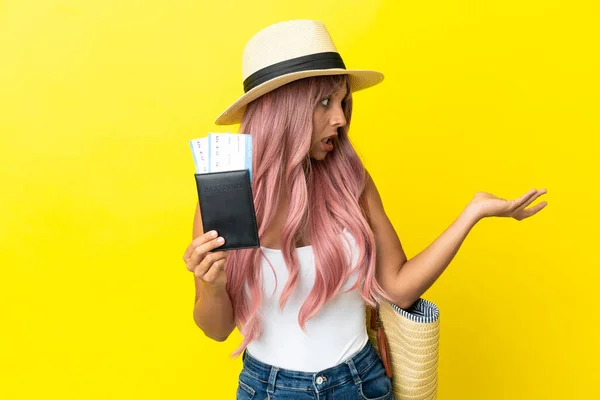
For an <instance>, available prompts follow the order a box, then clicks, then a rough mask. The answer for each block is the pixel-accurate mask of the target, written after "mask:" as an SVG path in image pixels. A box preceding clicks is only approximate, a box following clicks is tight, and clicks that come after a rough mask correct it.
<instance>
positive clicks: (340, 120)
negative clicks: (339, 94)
mask: <svg viewBox="0 0 600 400" xmlns="http://www.w3.org/2000/svg"><path fill="white" fill-rule="evenodd" d="M332 124H333V126H338V127H341V126H346V116H345V115H344V109H343V108H342V107H338V108H337V109H336V111H335V114H334V116H333V118H332Z"/></svg>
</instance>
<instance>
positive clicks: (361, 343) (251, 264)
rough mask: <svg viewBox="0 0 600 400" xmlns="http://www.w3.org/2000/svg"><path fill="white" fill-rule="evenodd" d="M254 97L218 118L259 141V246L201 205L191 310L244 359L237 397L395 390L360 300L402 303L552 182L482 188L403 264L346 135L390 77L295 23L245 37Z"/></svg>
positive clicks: (321, 31) (248, 91) (192, 259)
mask: <svg viewBox="0 0 600 400" xmlns="http://www.w3.org/2000/svg"><path fill="white" fill-rule="evenodd" d="M243 76H244V89H245V94H244V95H243V96H242V97H241V98H240V99H238V100H237V101H236V102H235V103H233V104H232V105H231V106H230V107H229V108H228V109H227V110H225V112H223V113H222V114H221V115H220V116H219V118H218V119H217V121H216V123H217V124H231V123H237V122H241V126H240V132H243V133H249V134H251V135H252V138H253V146H254V148H253V182H252V189H253V195H254V202H255V209H256V216H257V224H258V227H259V237H260V242H261V247H260V248H258V249H244V250H236V251H227V252H224V251H219V250H218V248H219V247H220V246H222V244H223V239H222V238H219V237H218V232H206V233H205V232H204V231H203V228H202V222H201V218H200V215H201V214H200V213H201V210H200V208H199V206H198V207H197V209H196V215H195V218H194V230H193V237H194V239H193V241H192V243H191V244H190V245H189V247H188V248H187V250H186V252H185V254H184V260H185V262H186V266H187V268H188V270H190V271H192V272H193V273H194V275H195V278H194V279H195V288H196V300H195V307H194V319H195V321H196V324H197V325H198V326H199V327H200V328H201V329H202V330H203V331H204V333H205V334H206V335H207V336H209V337H211V338H213V339H215V340H218V341H223V340H225V339H226V338H227V337H228V336H229V334H230V333H231V332H232V331H233V329H234V328H235V327H236V326H237V327H238V328H239V329H240V331H241V333H242V336H243V338H244V339H243V342H242V343H241V345H240V347H239V348H238V350H237V351H236V353H235V354H241V353H242V352H243V354H244V356H243V359H244V368H243V370H242V372H241V374H240V378H239V386H238V391H237V398H238V399H250V398H254V399H261V400H262V399H265V398H271V397H273V396H274V397H275V398H278V399H288V398H289V399H317V398H318V399H323V398H336V399H338V398H339V399H391V398H393V394H392V391H391V382H390V380H389V378H387V376H386V375H385V370H384V367H383V364H382V362H381V360H380V359H379V357H378V356H377V354H376V353H375V351H374V349H373V348H372V347H371V345H370V344H369V341H368V336H367V331H366V323H365V307H366V305H367V304H368V305H370V306H376V304H377V303H378V302H379V301H381V300H382V299H386V300H388V301H390V302H393V303H395V304H397V305H398V306H399V307H401V308H407V307H409V306H410V305H411V304H413V303H414V302H415V301H416V300H417V299H418V298H419V297H420V296H421V295H422V294H423V293H424V292H425V291H426V290H427V289H428V288H429V287H430V286H431V285H432V284H433V283H434V282H435V280H436V279H437V278H438V277H439V276H440V275H441V274H442V272H443V271H444V270H445V268H446V267H447V266H448V264H449V263H450V261H451V260H452V259H453V257H454V255H455V254H456V252H457V250H458V249H459V247H460V245H461V244H462V242H463V240H464V239H465V237H466V236H467V234H468V232H469V231H470V230H471V228H472V227H473V226H474V225H475V224H476V223H477V221H479V220H480V219H482V218H484V217H490V216H504V217H513V218H516V219H519V220H520V219H523V218H527V217H530V216H532V215H534V214H535V213H537V212H538V211H540V210H541V209H542V208H543V207H544V206H545V205H546V203H545V202H542V203H540V204H538V205H536V206H533V207H531V208H529V209H525V207H527V206H528V205H529V204H531V203H532V202H533V201H534V200H535V199H537V198H538V197H539V196H540V195H542V194H543V193H545V190H531V191H529V192H528V193H526V194H524V195H523V196H521V197H520V198H519V199H516V200H511V201H507V200H503V199H499V198H497V197H495V196H493V195H491V194H488V193H477V194H476V195H475V196H474V198H473V199H472V201H471V202H469V204H468V205H467V206H466V207H465V209H464V210H463V212H462V213H461V214H460V216H459V217H458V218H457V219H456V221H454V223H453V224H452V225H451V226H450V227H449V228H448V229H447V230H446V231H445V232H444V233H443V234H442V235H441V236H440V237H439V238H438V239H437V240H436V241H435V242H433V243H432V244H431V245H430V246H429V247H427V248H426V249H425V250H424V251H423V252H421V253H420V254H418V255H417V256H415V257H414V258H412V259H411V260H407V258H406V255H405V253H404V251H403V249H402V245H401V243H400V240H399V239H398V236H397V234H396V232H395V231H394V229H393V226H392V224H391V223H390V221H389V219H388V218H387V216H386V213H385V211H384V208H383V205H382V201H381V199H380V197H379V194H378V191H377V188H376V186H375V184H374V182H373V180H372V179H371V177H370V176H369V174H368V173H367V171H366V170H365V169H364V167H363V165H362V163H361V161H360V159H359V157H358V156H357V154H356V152H355V151H354V149H353V147H352V145H351V143H350V141H349V139H348V129H349V124H350V118H351V114H352V93H353V92H356V91H358V90H362V89H365V88H368V87H370V86H373V85H375V84H377V83H379V82H381V80H382V79H383V75H382V74H380V73H379V72H376V71H368V70H347V69H346V68H345V65H344V63H343V61H342V59H341V57H340V55H339V53H338V52H337V50H336V48H335V46H334V44H333V41H332V40H331V38H330V36H329V34H328V32H327V30H326V28H325V27H324V26H323V24H321V23H319V22H316V21H308V20H303V21H286V22H282V23H278V24H275V25H272V26H270V27H267V28H266V29H263V30H262V31H261V32H259V33H258V34H256V35H255V36H254V37H253V38H252V39H251V40H250V41H249V42H248V44H247V45H246V47H245V49H244V56H243Z"/></svg>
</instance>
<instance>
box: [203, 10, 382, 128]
mask: <svg viewBox="0 0 600 400" xmlns="http://www.w3.org/2000/svg"><path fill="white" fill-rule="evenodd" d="M342 74H347V75H348V77H349V78H350V85H351V88H352V92H356V91H359V90H362V89H366V88H368V87H371V86H374V85H376V84H378V83H379V82H381V81H382V80H383V74H382V73H381V72H378V71H373V70H362V69H360V70H358V69H346V66H345V64H344V61H343V60H342V57H341V56H340V54H339V53H338V51H337V49H336V47H335V45H334V43H333V40H332V38H331V36H330V35H329V32H328V31H327V28H325V25H323V23H322V22H319V21H312V20H292V21H284V22H279V23H276V24H274V25H270V26H268V27H266V28H264V29H263V30H261V31H260V32H258V33H256V34H255V35H254V36H253V37H252V38H250V40H249V41H248V43H247V44H246V47H245V48H244V51H243V54H242V79H243V84H244V94H243V95H242V96H240V97H239V98H238V99H237V100H236V101H235V102H234V103H233V104H231V105H230V106H229V107H228V108H227V109H225V111H223V112H222V113H221V115H219V117H217V119H216V120H215V124H217V125H231V124H236V123H239V122H241V119H242V115H243V114H244V110H245V108H246V105H247V104H248V103H250V102H251V101H253V100H255V99H257V98H259V97H260V96H262V95H263V94H265V93H267V92H270V91H271V90H274V89H276V88H278V87H281V86H283V85H285V84H287V83H290V82H292V81H295V80H298V79H302V78H306V77H309V76H322V75H342Z"/></svg>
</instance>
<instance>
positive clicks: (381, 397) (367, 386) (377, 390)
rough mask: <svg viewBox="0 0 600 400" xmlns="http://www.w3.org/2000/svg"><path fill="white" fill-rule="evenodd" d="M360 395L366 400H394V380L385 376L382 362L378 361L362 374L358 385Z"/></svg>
mask: <svg viewBox="0 0 600 400" xmlns="http://www.w3.org/2000/svg"><path fill="white" fill-rule="evenodd" d="M358 386H359V387H358V389H359V392H360V395H361V396H362V398H363V399H364V400H392V399H393V398H394V393H393V392H392V380H391V379H390V378H388V377H387V375H386V374H385V368H384V367H383V363H382V362H381V360H377V361H376V362H374V363H373V365H371V366H370V367H369V368H367V370H366V371H364V372H363V373H362V374H361V383H360V384H359V385H358Z"/></svg>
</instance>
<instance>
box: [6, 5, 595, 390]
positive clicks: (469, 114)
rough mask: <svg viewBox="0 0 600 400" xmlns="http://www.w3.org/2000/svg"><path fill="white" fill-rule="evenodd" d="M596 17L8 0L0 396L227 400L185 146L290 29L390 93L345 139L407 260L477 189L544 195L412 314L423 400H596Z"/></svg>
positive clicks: (479, 234) (482, 243) (545, 10)
mask: <svg viewBox="0 0 600 400" xmlns="http://www.w3.org/2000/svg"><path fill="white" fill-rule="evenodd" d="M594 3H595V2H593V1H587V2H585V1H573V0H572V1H569V2H567V1H562V2H561V1H557V0H544V1H541V0H535V1H528V2H522V1H517V0H510V1H494V2H483V1H481V2H476V1H441V0H434V1H430V2H415V1H401V2H400V1H392V0H388V1H349V0H344V1H339V0H334V1H329V0H318V1H313V0H303V1H302V2H292V3H287V2H283V1H269V2H266V1H211V2H204V1H199V0H196V1H192V0H169V1H167V0H164V1H131V0H129V1H126V0H103V1H59V0H47V1H42V0H40V1H32V0H9V1H2V2H0V151H1V152H2V156H1V157H0V167H1V168H0V173H1V184H2V189H1V190H2V194H1V196H0V243H1V244H0V246H1V249H0V250H1V260H0V262H1V265H2V272H3V276H2V279H0V305H1V306H0V307H1V314H0V318H1V319H0V323H1V326H2V330H1V333H0V360H1V365H2V366H1V367H0V368H1V371H0V398H3V399H7V400H8V399H10V400H13V399H34V398H44V399H184V398H185V399H192V398H198V399H207V398H225V399H228V398H233V397H234V391H235V388H236V384H237V373H238V371H239V368H240V360H239V359H237V360H231V359H230V358H229V353H230V352H231V351H232V350H233V349H234V348H235V347H236V346H237V344H238V343H239V340H240V337H239V334H237V333H236V334H234V335H232V336H231V337H230V339H229V340H228V341H227V342H225V343H223V344H219V343H215V342H212V341H210V340H208V339H206V338H205V337H204V335H203V334H202V332H201V331H200V330H199V329H198V328H197V327H196V326H195V324H194V322H193V319H192V306H193V298H194V287H193V280H192V275H191V274H190V273H189V272H188V271H187V270H186V269H185V266H184V264H183V262H182V259H181V256H182V254H183V251H184V250H185V248H186V247H187V245H188V243H189V241H190V240H191V229H192V217H193V211H194V207H195V201H196V194H195V184H194V181H193V172H194V171H193V161H192V155H191V153H190V149H189V146H188V140H190V139H192V138H195V137H199V136H204V135H205V134H206V133H207V132H209V131H213V132H227V131H236V130H237V127H216V126H214V125H213V120H214V118H215V117H216V116H217V115H218V114H219V113H220V112H221V111H222V110H223V109H224V108H225V107H226V106H227V105H229V104H230V103H231V102H233V100H234V99H235V98H236V97H237V96H238V95H239V94H240V93H241V92H242V85H241V66H240V64H241V52H242V49H243V46H244V45H245V43H246V40H248V39H249V38H250V37H251V36H252V35H253V34H254V33H256V32H257V31H258V30H260V29H261V28H263V27H265V26H267V25H269V24H271V23H274V22H278V21H280V20H285V19H296V18H312V19H318V20H321V21H323V22H325V23H326V25H327V26H328V28H329V30H330V32H331V34H332V35H333V37H334V40H335V42H336V45H337V47H338V49H339V51H340V52H341V54H342V56H343V58H344V60H345V62H346V65H347V66H348V67H354V68H375V69H379V70H381V71H383V72H384V73H385V74H386V79H385V80H384V82H383V83H382V84H381V85H379V86H377V87H376V88H373V89H372V90H367V91H365V92H361V93H357V94H356V96H355V113H354V116H353V126H352V129H351V135H352V138H353V140H354V142H355V144H356V147H357V149H358V151H359V153H360V154H361V156H362V157H363V159H364V162H365V164H366V165H367V167H368V169H369V170H370V171H371V174H372V175H373V176H374V178H375V180H376V183H377V184H378V187H379V190H380V192H381V195H382V197H383V201H384V204H385V206H386V209H387V212H388V214H389V216H390V218H391V220H392V221H393V223H394V225H395V227H396V229H397V231H398V234H399V235H400V238H401V240H402V242H403V244H404V246H405V250H406V252H407V254H408V255H409V257H410V256H413V255H415V254H417V253H418V252H419V251H420V250H422V249H423V248H425V247H426V246H427V245H428V244H429V243H430V242H431V241H432V240H434V239H435V238H436V237H437V235H438V234H439V233H441V232H442V230H443V229H445V228H446V227H447V225H448V224H450V223H451V222H452V221H453V219H454V218H455V217H456V216H457V215H458V214H459V212H460V211H461V209H462V207H463V206H464V205H465V204H466V203H467V202H468V201H469V200H470V198H471V196H472V194H473V193H474V192H475V191H478V190H485V191H490V192H492V193H495V194H497V195H499V196H503V197H507V198H513V197H516V196H519V195H520V194H522V193H524V192H525V191H527V190H528V189H530V188H533V187H536V188H540V187H545V188H547V189H548V194H547V195H546V196H545V199H546V200H547V201H549V203H550V204H549V206H548V207H547V208H546V209H545V210H543V211H542V212H541V213H540V214H539V215H537V216H536V217H534V218H532V219H530V220H526V221H522V222H517V221H514V220H507V219H488V220H484V221H482V222H481V223H480V224H478V225H477V226H476V227H475V229H474V230H473V231H472V232H471V234H470V236H469V237H468V238H467V241H466V242H465V244H464V246H463V247H462V249H461V250H460V252H459V253H458V255H457V257H456V259H455V260H454V262H453V263H452V264H451V266H450V267H449V269H448V270H447V271H446V272H445V273H444V274H443V275H442V277H441V278H440V279H439V281H438V282H437V283H436V284H435V285H434V286H433V287H432V288H431V289H430V290H429V291H428V292H427V293H426V294H425V296H424V297H425V298H428V299H430V300H433V301H435V302H436V303H437V304H438V305H439V307H440V309H441V313H442V314H441V315H442V338H441V354H440V365H439V367H440V369H439V397H438V398H439V399H442V400H445V399H461V400H465V399H588V398H599V397H600V389H599V388H598V385H597V383H594V382H597V371H598V359H599V357H600V354H599V345H598V337H599V335H598V332H597V327H598V323H599V322H600V321H599V313H598V301H597V292H598V278H599V276H600V272H599V267H600V262H599V261H598V247H599V246H598V233H597V232H598V226H600V218H599V216H598V210H597V207H598V203H599V202H600V198H599V194H600V191H599V190H598V173H599V172H600V171H599V169H600V168H599V167H598V161H597V160H594V158H595V157H597V153H598V133H599V132H600V129H599V128H600V123H599V121H598V108H599V106H600V101H599V95H598V93H600V90H599V89H600V87H599V86H600V85H599V80H598V70H599V66H600V65H599V57H598V54H599V49H598V47H599V45H598V44H599V39H600V35H599V31H598V23H597V22H598V17H599V13H598V11H599V10H598V6H596V5H595V4H594ZM273 145H276V143H273ZM261 400H262V399H261Z"/></svg>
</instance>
